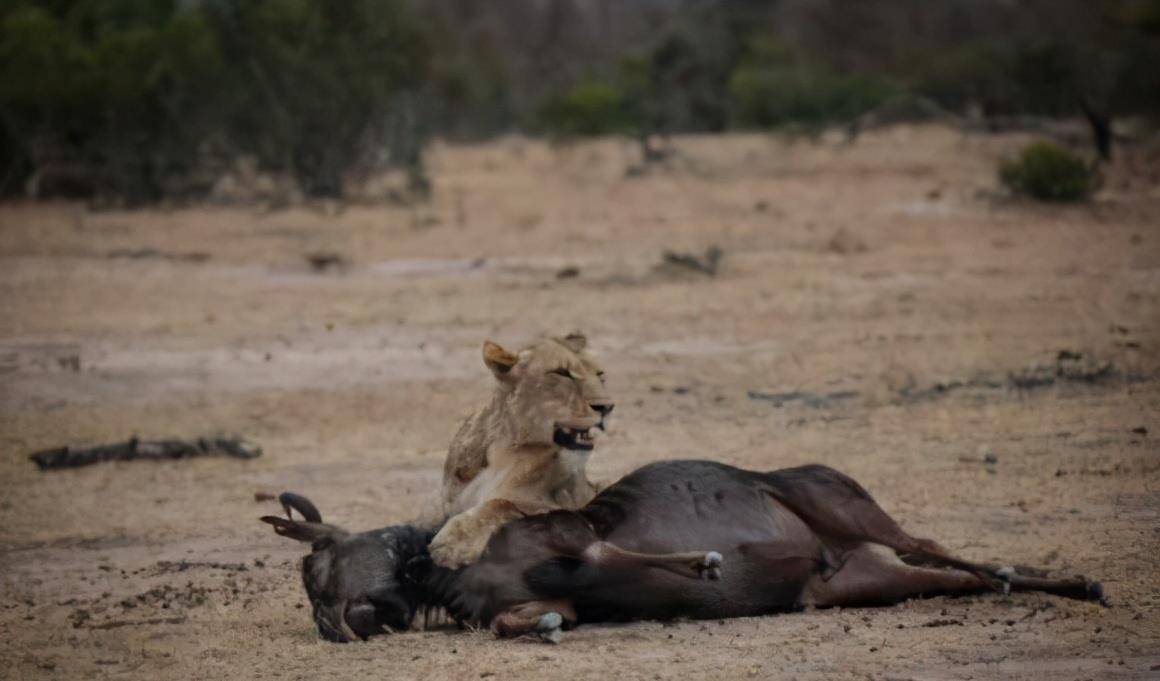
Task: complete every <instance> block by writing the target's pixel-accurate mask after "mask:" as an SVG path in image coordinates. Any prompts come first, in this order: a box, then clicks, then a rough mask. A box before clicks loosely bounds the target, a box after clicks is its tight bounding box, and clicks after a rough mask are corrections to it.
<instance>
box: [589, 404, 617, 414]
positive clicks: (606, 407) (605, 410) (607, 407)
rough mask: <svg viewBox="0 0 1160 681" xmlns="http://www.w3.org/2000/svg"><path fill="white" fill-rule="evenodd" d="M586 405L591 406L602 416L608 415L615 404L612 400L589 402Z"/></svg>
mask: <svg viewBox="0 0 1160 681" xmlns="http://www.w3.org/2000/svg"><path fill="white" fill-rule="evenodd" d="M588 406H589V407H592V409H593V410H594V411H595V412H596V413H598V414H600V415H601V416H602V417H603V416H608V415H609V414H611V413H612V409H613V407H615V406H616V405H615V404H613V403H612V402H589V403H588Z"/></svg>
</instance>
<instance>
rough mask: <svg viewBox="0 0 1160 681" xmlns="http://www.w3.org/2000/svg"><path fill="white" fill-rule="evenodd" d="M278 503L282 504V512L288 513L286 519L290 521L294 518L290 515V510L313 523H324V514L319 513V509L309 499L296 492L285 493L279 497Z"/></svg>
mask: <svg viewBox="0 0 1160 681" xmlns="http://www.w3.org/2000/svg"><path fill="white" fill-rule="evenodd" d="M278 503H280V504H282V510H284V511H286V517H287V518H289V519H290V520H293V519H294V518H293V517H292V516H291V515H290V509H294V510H295V511H298V513H300V514H301V515H302V517H303V518H304V519H305V520H306V521H307V522H311V523H320V522H322V514H321V513H319V512H318V508H317V507H316V506H315V505H314V504H312V503H311V502H310V500H309V499H307V498H306V497H304V496H302V495H301V494H295V493H294V492H283V493H281V494H279V495H278Z"/></svg>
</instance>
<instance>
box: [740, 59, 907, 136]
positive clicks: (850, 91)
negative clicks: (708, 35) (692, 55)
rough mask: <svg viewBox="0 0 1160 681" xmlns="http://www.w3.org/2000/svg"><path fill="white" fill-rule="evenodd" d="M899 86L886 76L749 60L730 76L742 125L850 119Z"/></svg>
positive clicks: (871, 106) (821, 122) (765, 126)
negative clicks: (843, 73)
mask: <svg viewBox="0 0 1160 681" xmlns="http://www.w3.org/2000/svg"><path fill="white" fill-rule="evenodd" d="M899 92H900V90H899V88H897V87H896V86H894V85H892V84H891V83H889V82H887V81H885V80H882V79H878V78H872V77H869V76H858V75H850V76H846V75H841V74H837V73H834V72H832V71H830V70H828V69H825V68H821V67H811V66H804V65H797V64H775V65H765V64H758V65H743V66H741V67H738V69H737V70H736V71H734V72H733V75H732V77H730V79H729V100H730V104H731V107H732V114H733V115H732V120H733V123H734V124H735V125H738V126H741V127H761V128H772V127H779V126H784V125H786V124H790V123H794V124H802V125H815V126H816V125H825V124H830V123H841V122H846V121H850V120H853V119H855V118H857V117H858V116H860V115H862V114H863V113H866V112H867V111H869V110H871V109H874V108H876V107H878V106H879V105H881V104H883V103H884V102H886V101H888V100H890V99H892V98H894V97H896V96H898V94H899Z"/></svg>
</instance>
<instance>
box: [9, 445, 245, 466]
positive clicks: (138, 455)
mask: <svg viewBox="0 0 1160 681" xmlns="http://www.w3.org/2000/svg"><path fill="white" fill-rule="evenodd" d="M261 455H262V450H261V448H260V447H258V446H256V445H254V444H252V443H249V442H246V441H244V440H241V439H239V438H220V437H215V438H198V439H197V440H193V441H188V440H138V439H137V438H133V439H131V440H129V441H127V442H117V443H115V444H109V445H97V446H95V447H69V446H65V447H54V448H52V449H45V450H43V451H39V452H35V453H33V454H30V455H29V456H28V458H30V459H32V461H33V462H35V463H36V465H37V466H38V467H39V468H40V470H42V471H48V470H56V469H60V468H79V467H81V466H91V465H92V464H95V463H100V462H102V461H133V460H135V459H151V460H154V461H161V460H165V459H191V458H193V457H195V456H232V457H235V458H238V459H253V458H255V457H258V456H261Z"/></svg>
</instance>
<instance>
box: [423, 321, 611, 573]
mask: <svg viewBox="0 0 1160 681" xmlns="http://www.w3.org/2000/svg"><path fill="white" fill-rule="evenodd" d="M586 345H587V340H586V339H585V337H584V336H583V335H581V334H579V333H573V334H570V335H568V336H565V337H563V338H548V339H545V340H542V341H540V342H538V343H535V344H533V345H531V346H529V347H527V348H524V349H523V350H521V351H519V353H516V354H513V353H511V352H508V351H507V350H505V349H503V348H502V347H500V346H499V345H497V344H495V343H492V342H491V341H487V342H485V343H484V344H483V361H484V364H486V365H487V368H488V369H490V370H491V372H492V374H493V375H494V376H495V379H496V387H495V392H494V394H493V395H492V399H491V402H490V403H489V404H488V405H487V406H485V407H483V408H482V409H480V410H479V411H477V412H476V413H474V414H472V415H471V416H470V417H469V418H468V419H467V420H466V421H465V422H464V423H463V425H462V426H461V427H460V428H459V431H458V432H457V433H456V435H455V438H454V439H453V440H452V442H451V447H450V449H449V451H448V454H447V461H446V463H445V464H444V467H443V508H442V511H443V515H444V517H447V518H449V520H448V521H447V522H446V524H444V525H443V527H442V529H441V530H440V531H439V532H438V534H436V535H435V538H434V539H433V540H432V542H431V546H430V551H431V557H432V558H433V559H434V560H435V562H436V563H438V564H439V565H442V566H444V567H449V568H455V567H460V566H462V565H466V564H467V563H471V562H473V561H475V559H476V558H478V557H479V555H480V553H482V552H483V547H484V546H485V545H486V544H487V539H488V537H490V536H491V533H492V531H494V530H495V529H496V528H498V527H499V526H501V525H503V524H504V523H506V522H507V521H509V520H512V519H513V518H517V517H521V516H524V515H530V514H533V513H541V512H544V511H548V510H552V509H558V508H568V509H576V508H580V507H582V506H584V505H585V504H587V503H588V502H589V501H591V500H592V497H593V496H595V495H596V492H597V491H598V490H597V488H596V486H595V485H593V484H592V482H591V481H589V480H588V476H587V474H586V473H585V467H586V465H587V462H588V454H589V452H590V451H591V450H592V447H593V440H592V429H593V428H596V427H601V428H603V426H604V417H605V416H607V415H608V414H609V413H611V412H612V408H613V406H614V404H613V402H612V400H611V399H609V397H608V394H607V393H606V392H605V389H604V372H603V371H602V370H601V368H600V365H599V364H597V362H596V360H595V358H593V357H592V356H591V355H590V354H589V353H588V352H586V351H585V347H586Z"/></svg>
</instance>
